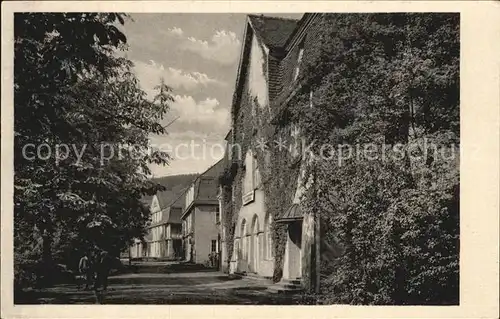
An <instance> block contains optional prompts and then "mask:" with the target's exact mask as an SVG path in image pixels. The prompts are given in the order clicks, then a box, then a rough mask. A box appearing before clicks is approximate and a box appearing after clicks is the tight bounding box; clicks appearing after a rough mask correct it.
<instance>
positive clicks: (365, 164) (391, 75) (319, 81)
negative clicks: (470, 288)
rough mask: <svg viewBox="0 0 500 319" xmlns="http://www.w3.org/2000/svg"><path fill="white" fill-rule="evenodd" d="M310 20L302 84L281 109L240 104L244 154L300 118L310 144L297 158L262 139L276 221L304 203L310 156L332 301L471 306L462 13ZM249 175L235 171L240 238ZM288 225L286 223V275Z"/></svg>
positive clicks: (279, 242)
mask: <svg viewBox="0 0 500 319" xmlns="http://www.w3.org/2000/svg"><path fill="white" fill-rule="evenodd" d="M310 30H312V31H311V32H312V33H311V34H308V35H307V36H306V40H305V43H306V44H305V53H304V58H303V61H302V65H301V72H300V75H299V78H298V80H297V83H299V85H298V88H297V90H295V91H294V93H292V98H291V99H290V100H289V101H288V102H287V103H286V104H285V105H282V106H281V107H280V108H279V110H278V115H277V117H275V114H269V113H268V112H267V111H265V110H262V109H259V108H255V109H254V110H256V111H257V112H256V114H254V116H253V117H252V119H251V120H245V119H244V117H245V114H251V111H252V110H250V109H249V108H250V107H251V104H249V103H246V104H245V103H242V106H241V107H246V109H241V110H239V111H238V112H237V113H233V121H234V125H233V131H234V130H236V132H233V134H234V136H235V139H234V143H240V144H242V145H243V147H242V148H243V154H244V152H245V150H246V149H247V148H248V147H250V146H251V143H255V141H256V140H258V139H260V138H263V139H264V140H267V141H269V142H270V143H272V141H276V140H277V139H279V138H282V139H284V140H285V142H286V145H290V143H291V142H292V141H291V140H290V130H291V125H292V124H293V125H297V126H298V127H299V128H300V135H301V137H302V138H303V139H304V142H305V144H304V145H305V146H308V147H302V152H303V153H302V154H301V156H299V157H297V156H291V152H289V150H288V151H287V150H280V149H278V148H276V147H273V146H274V145H269V146H270V147H269V148H268V149H266V150H265V151H261V150H259V148H258V147H255V145H254V147H253V149H254V152H255V153H256V155H257V161H258V167H259V170H260V172H261V175H262V181H263V184H262V186H263V188H264V192H265V201H266V202H265V205H266V210H267V211H268V212H270V213H272V214H273V217H274V219H276V218H277V217H279V216H280V215H281V214H282V213H283V211H284V210H285V209H287V208H288V207H290V204H291V202H292V198H293V193H294V191H295V187H296V185H297V184H296V181H297V177H298V171H299V168H300V166H301V164H302V165H303V166H305V167H306V176H305V178H304V180H303V181H308V180H311V178H312V180H313V181H314V183H312V186H311V187H310V188H309V189H308V191H307V192H306V193H305V195H304V197H303V199H302V204H301V205H302V209H303V211H304V212H315V213H318V214H319V216H320V221H321V251H322V256H321V267H320V268H321V269H320V271H321V285H320V287H321V294H320V296H319V299H320V300H318V301H319V302H326V303H348V304H446V303H449V304H456V303H458V297H459V289H458V284H459V145H460V136H459V133H460V129H459V123H460V118H459V101H460V99H459V86H460V85H459V48H460V41H459V16H458V15H455V14H399V13H397V14H321V15H320V17H319V18H318V19H317V20H316V21H315V22H314V23H313V25H312V26H311V27H310ZM291 91H293V90H291ZM311 91H312V94H311ZM244 94H245V93H244ZM247 99H248V98H247ZM242 100H245V97H243V98H242ZM311 104H312V107H311ZM233 111H234V110H233ZM271 111H272V112H275V111H276V110H271ZM273 117H274V119H273V121H272V122H270V121H269V119H270V118H273ZM242 137H244V138H242ZM299 143H300V142H299ZM299 149H300V147H299ZM435 150H437V151H435ZM236 172H237V173H231V172H230V171H228V172H226V173H227V174H226V175H227V176H225V178H223V184H224V185H225V186H224V190H225V201H224V205H225V208H224V211H225V212H228V213H229V214H228V215H229V216H228V221H227V226H228V229H229V230H230V231H229V238H228V240H227V242H228V244H232V235H231V234H232V233H233V232H234V223H235V221H236V217H237V216H236V215H237V214H236V212H237V211H238V210H239V207H240V206H241V200H240V197H241V192H240V191H239V188H241V185H240V184H241V178H242V175H241V173H239V170H238V169H237V170H236ZM231 184H234V186H233V187H232V190H233V191H236V194H232V190H231ZM231 196H234V197H235V199H236V201H235V202H232V201H231V200H230V198H231ZM283 227H284V226H282V225H281V226H280V225H279V224H274V225H273V243H274V258H275V271H274V279H275V281H277V280H279V279H280V278H281V275H282V267H283V256H284V247H285V238H286V233H285V229H284V228H283ZM228 252H229V254H231V252H232V250H231V249H229V250H228Z"/></svg>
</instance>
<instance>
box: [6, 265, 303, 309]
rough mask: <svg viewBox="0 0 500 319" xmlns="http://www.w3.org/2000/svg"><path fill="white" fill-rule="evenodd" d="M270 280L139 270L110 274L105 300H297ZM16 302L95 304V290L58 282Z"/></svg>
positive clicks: (121, 302) (282, 302)
mask: <svg viewBox="0 0 500 319" xmlns="http://www.w3.org/2000/svg"><path fill="white" fill-rule="evenodd" d="M269 285H270V283H268V282H265V281H261V280H253V279H247V278H243V279H233V280H231V279H229V278H228V277H227V275H225V274H222V273H219V272H191V273H170V274H159V273H139V274H125V275H118V276H113V277H110V278H109V288H108V291H106V292H105V293H104V295H103V302H102V303H103V304H294V303H296V301H295V299H296V298H293V297H291V296H281V295H275V294H272V293H269V292H268V291H267V290H266V289H267V287H269ZM15 303H16V304H95V303H96V296H95V295H94V292H93V291H83V290H78V289H77V287H76V286H75V285H59V286H56V287H52V288H46V289H43V290H39V291H30V292H27V293H23V294H22V295H19V296H17V297H16V301H15Z"/></svg>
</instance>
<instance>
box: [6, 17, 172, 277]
mask: <svg viewBox="0 0 500 319" xmlns="http://www.w3.org/2000/svg"><path fill="white" fill-rule="evenodd" d="M126 18H127V16H126V15H124V14H118V13H53V14H48V13H43V14H40V13H22V14H16V15H15V19H14V24H15V48H14V49H15V56H14V58H15V60H14V111H15V124H14V131H15V141H14V166H15V178H14V183H15V193H14V205H15V207H14V215H15V216H14V223H15V233H14V235H15V242H14V243H15V263H16V279H19V280H20V279H21V278H22V277H23V275H24V274H27V275H28V277H29V276H31V275H32V272H33V270H32V269H29V270H27V268H25V267H23V265H26V263H27V262H29V261H31V262H32V261H35V263H37V262H38V260H41V263H40V264H39V265H41V268H40V269H41V270H42V271H41V272H43V271H47V269H48V268H47V267H50V265H51V264H52V263H53V262H56V261H60V262H67V261H68V259H69V260H71V259H72V260H73V261H74V258H75V257H76V256H78V254H80V252H81V250H84V249H88V248H91V247H93V245H97V246H100V247H101V248H104V249H107V250H109V251H110V252H112V253H114V254H117V253H118V252H119V251H120V250H121V249H123V248H124V247H126V246H127V245H128V243H129V242H130V240H131V239H132V238H134V237H141V236H142V235H143V232H144V228H145V225H146V224H147V223H148V207H146V206H145V205H144V204H143V203H142V202H141V198H142V197H143V196H144V195H146V194H149V195H152V194H154V193H156V191H157V190H160V189H162V187H161V186H160V185H157V184H155V183H153V182H151V181H150V179H149V178H148V177H149V175H150V171H149V168H148V164H150V163H155V164H168V161H169V156H168V154H166V153H165V152H163V151H161V150H158V149H151V148H150V147H149V142H148V136H149V135H150V134H164V133H165V127H164V126H162V125H161V124H160V121H161V120H162V119H163V116H164V115H165V114H166V113H167V112H168V109H169V103H170V102H171V101H172V97H171V95H170V93H169V92H170V88H168V87H167V86H166V85H165V84H164V83H163V81H162V83H161V85H160V86H159V87H158V92H159V94H158V96H157V97H156V98H154V99H153V100H152V101H151V100H149V99H148V97H147V95H146V93H145V92H144V91H143V90H141V89H140V87H139V83H138V80H137V78H136V77H135V75H134V74H133V73H132V69H131V68H132V63H131V62H130V61H129V60H128V59H126V58H124V57H122V56H123V54H120V51H125V50H126V37H125V35H124V34H123V33H122V32H121V31H120V29H119V25H123V24H124V23H125V19H126ZM29 144H32V146H34V147H31V148H30V147H29V146H28V145H29ZM43 144H46V145H47V147H45V148H44V147H40V145H43ZM49 149H50V150H51V151H52V154H51V155H52V156H51V157H50V158H48V159H47V158H46V157H47V156H46V155H48V154H47V152H48V150H49ZM56 149H58V150H59V154H54V153H55V151H56ZM37 150H38V151H40V152H39V154H38V155H37V154H36V151H37ZM40 155H41V156H40ZM58 238H59V239H58ZM71 251H73V252H71ZM32 263H33V262H32ZM23 271H24V272H23ZM42 277H43V276H42Z"/></svg>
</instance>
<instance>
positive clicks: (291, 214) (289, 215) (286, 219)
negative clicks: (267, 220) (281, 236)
mask: <svg viewBox="0 0 500 319" xmlns="http://www.w3.org/2000/svg"><path fill="white" fill-rule="evenodd" d="M303 218H304V215H303V214H302V210H301V209H300V204H297V203H294V204H292V205H291V206H290V208H288V210H287V211H286V212H285V214H283V216H281V217H280V218H278V219H277V220H276V222H277V223H290V222H294V221H298V220H302V219H303Z"/></svg>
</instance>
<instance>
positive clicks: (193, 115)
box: [171, 95, 229, 131]
mask: <svg viewBox="0 0 500 319" xmlns="http://www.w3.org/2000/svg"><path fill="white" fill-rule="evenodd" d="M174 99H175V101H174V102H173V103H172V108H171V110H172V112H173V113H174V115H175V116H179V119H178V120H177V121H178V122H181V123H183V124H187V125H186V126H185V129H186V130H187V129H196V128H198V129H199V128H203V127H204V126H207V125H209V127H212V131H217V130H220V129H221V128H227V127H229V111H228V110H227V109H225V108H221V107H219V104H220V103H219V101H218V100H217V99H215V98H206V99H205V100H202V101H196V100H195V99H194V98H193V97H192V96H187V95H183V96H181V95H176V96H174Z"/></svg>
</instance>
